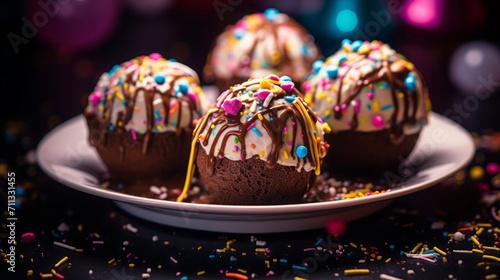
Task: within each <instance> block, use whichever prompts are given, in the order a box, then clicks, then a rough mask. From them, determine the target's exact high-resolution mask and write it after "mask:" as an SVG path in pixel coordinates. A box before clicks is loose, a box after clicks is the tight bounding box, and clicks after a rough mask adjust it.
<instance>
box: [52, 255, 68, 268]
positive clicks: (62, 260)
mask: <svg viewBox="0 0 500 280" xmlns="http://www.w3.org/2000/svg"><path fill="white" fill-rule="evenodd" d="M67 260H68V257H64V258H62V259H61V260H60V261H58V262H57V263H56V264H55V265H54V268H59V267H60V266H61V265H63V264H64V263H65V262H66V261H67Z"/></svg>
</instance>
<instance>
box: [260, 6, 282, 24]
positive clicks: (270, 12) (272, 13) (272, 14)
mask: <svg viewBox="0 0 500 280" xmlns="http://www.w3.org/2000/svg"><path fill="white" fill-rule="evenodd" d="M263 14H264V17H266V19H267V20H269V21H275V20H276V18H278V15H279V14H280V12H279V11H278V10H277V9H275V8H268V9H266V10H265V11H264V13H263Z"/></svg>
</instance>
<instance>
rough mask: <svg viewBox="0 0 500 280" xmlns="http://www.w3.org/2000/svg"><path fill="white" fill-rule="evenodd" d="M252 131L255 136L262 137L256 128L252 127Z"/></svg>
mask: <svg viewBox="0 0 500 280" xmlns="http://www.w3.org/2000/svg"><path fill="white" fill-rule="evenodd" d="M252 131H253V133H255V134H256V135H257V136H259V137H262V133H261V132H260V131H259V130H258V129H257V128H256V127H252Z"/></svg>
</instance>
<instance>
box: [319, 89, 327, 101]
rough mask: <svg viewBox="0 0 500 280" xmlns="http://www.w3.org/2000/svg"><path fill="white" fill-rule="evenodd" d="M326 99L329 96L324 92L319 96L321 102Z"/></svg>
mask: <svg viewBox="0 0 500 280" xmlns="http://www.w3.org/2000/svg"><path fill="white" fill-rule="evenodd" d="M325 97H327V95H326V92H324V91H322V92H321V93H320V94H318V99H320V100H321V99H323V98H325Z"/></svg>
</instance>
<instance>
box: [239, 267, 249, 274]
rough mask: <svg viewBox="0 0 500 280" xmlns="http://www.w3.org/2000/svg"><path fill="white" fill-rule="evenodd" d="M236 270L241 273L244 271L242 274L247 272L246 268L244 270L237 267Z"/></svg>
mask: <svg viewBox="0 0 500 280" xmlns="http://www.w3.org/2000/svg"><path fill="white" fill-rule="evenodd" d="M237 270H238V271H239V272H241V273H244V274H246V273H247V272H248V271H246V270H244V269H241V268H238V269H237Z"/></svg>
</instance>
